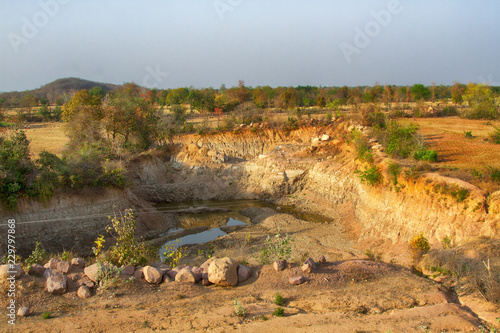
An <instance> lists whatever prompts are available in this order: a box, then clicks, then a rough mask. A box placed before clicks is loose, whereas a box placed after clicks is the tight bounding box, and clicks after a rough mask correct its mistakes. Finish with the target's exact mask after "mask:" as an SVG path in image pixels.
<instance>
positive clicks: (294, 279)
mask: <svg viewBox="0 0 500 333" xmlns="http://www.w3.org/2000/svg"><path fill="white" fill-rule="evenodd" d="M305 281H306V278H305V277H303V276H292V277H291V278H289V279H288V282H290V284H291V285H294V286H296V285H299V284H302V283H304V282H305Z"/></svg>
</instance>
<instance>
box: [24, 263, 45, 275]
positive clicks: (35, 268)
mask: <svg viewBox="0 0 500 333" xmlns="http://www.w3.org/2000/svg"><path fill="white" fill-rule="evenodd" d="M45 270H47V268H45V267H43V266H42V265H39V264H33V265H31V267H30V269H29V271H28V274H29V275H37V276H42V275H43V273H44V272H45Z"/></svg>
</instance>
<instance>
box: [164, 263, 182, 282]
mask: <svg viewBox="0 0 500 333" xmlns="http://www.w3.org/2000/svg"><path fill="white" fill-rule="evenodd" d="M182 268H183V267H180V266H177V267H174V268H172V269H171V270H169V271H168V272H167V273H166V274H167V275H168V277H169V278H170V279H172V280H175V276H176V275H177V273H179V271H180V270H181V269H182Z"/></svg>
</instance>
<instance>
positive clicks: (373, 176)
mask: <svg viewBox="0 0 500 333" xmlns="http://www.w3.org/2000/svg"><path fill="white" fill-rule="evenodd" d="M355 173H357V174H358V177H359V179H361V181H362V182H364V183H368V184H369V185H371V186H375V185H377V184H380V183H382V181H383V180H384V176H382V172H381V171H380V168H379V167H377V166H375V165H372V166H371V167H369V168H366V169H365V170H363V171H359V170H357V171H355Z"/></svg>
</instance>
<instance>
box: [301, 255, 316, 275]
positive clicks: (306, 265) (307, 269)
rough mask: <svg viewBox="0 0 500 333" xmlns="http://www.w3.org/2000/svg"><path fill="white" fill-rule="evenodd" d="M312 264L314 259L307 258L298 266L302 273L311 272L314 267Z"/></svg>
mask: <svg viewBox="0 0 500 333" xmlns="http://www.w3.org/2000/svg"><path fill="white" fill-rule="evenodd" d="M314 265H315V264H314V260H313V259H311V258H309V259H307V260H306V261H305V262H304V264H303V265H302V267H300V268H301V269H302V271H303V272H304V273H311V272H312V270H313V269H314Z"/></svg>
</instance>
